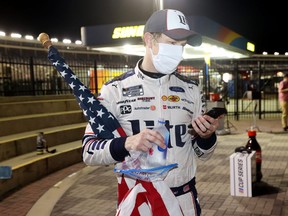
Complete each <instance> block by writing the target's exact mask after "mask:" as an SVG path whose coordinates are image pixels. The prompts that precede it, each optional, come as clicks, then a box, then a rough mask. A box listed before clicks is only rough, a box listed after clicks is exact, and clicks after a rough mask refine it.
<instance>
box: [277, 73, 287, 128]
mask: <svg viewBox="0 0 288 216" xmlns="http://www.w3.org/2000/svg"><path fill="white" fill-rule="evenodd" d="M278 92H279V94H278V97H279V103H280V109H281V112H282V115H281V124H282V127H283V130H284V131H288V123H287V121H288V74H285V75H284V77H283V80H282V81H281V82H280V83H279V87H278Z"/></svg>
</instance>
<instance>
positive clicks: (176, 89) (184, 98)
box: [83, 9, 219, 216]
mask: <svg viewBox="0 0 288 216" xmlns="http://www.w3.org/2000/svg"><path fill="white" fill-rule="evenodd" d="M143 41H144V46H145V48H146V52H145V55H144V57H143V58H142V59H140V60H139V61H138V63H137V65H136V67H135V69H134V70H132V71H129V72H127V73H124V74H123V75H121V76H120V77H117V78H114V79H112V80H111V81H109V82H108V83H106V84H105V85H104V86H103V87H102V89H101V94H100V95H99V97H98V99H99V100H101V103H102V104H103V105H104V106H105V107H107V109H108V110H109V111H110V112H111V113H113V115H114V116H115V117H116V118H117V120H118V121H119V123H120V124H121V126H122V127H123V129H124V131H125V132H126V134H127V137H117V138H113V139H109V140H107V139H106V140H104V139H101V138H100V137H98V136H97V135H95V134H94V132H93V131H92V129H91V126H90V125H89V124H88V125H87V128H86V131H85V135H84V137H83V161H84V162H85V163H86V164H87V165H97V164H103V165H104V164H105V165H107V164H115V163H120V162H122V161H124V160H125V157H129V152H131V151H143V152H148V151H149V149H150V148H151V147H152V143H156V144H157V145H158V146H160V147H161V148H165V144H164V138H163V137H162V136H161V135H160V133H158V132H157V131H154V130H151V129H152V128H153V127H154V126H155V124H156V123H157V120H158V118H164V119H165V121H166V126H167V128H168V129H169V131H170V140H169V145H168V151H167V161H169V163H177V164H178V166H177V168H175V169H172V170H170V171H169V173H168V175H167V176H166V177H165V179H164V181H165V182H166V183H167V185H168V186H169V187H170V189H171V190H172V191H173V193H174V194H175V196H176V197H177V200H178V202H179V205H180V208H181V211H182V212H183V215H185V216H187V215H200V213H201V209H200V205H199V202H198V197H197V191H196V188H195V175H196V167H197V165H196V158H199V159H201V160H206V159H209V158H210V156H211V155H212V153H213V151H214V149H215V147H216V141H217V137H216V134H215V130H216V129H217V127H218V126H219V122H218V119H214V118H211V117H209V116H208V115H203V114H204V113H205V112H206V106H205V100H204V98H203V96H202V93H201V89H200V88H199V86H198V85H197V83H196V82H194V81H191V80H189V79H187V78H185V77H183V76H181V75H180V74H179V73H177V71H176V70H177V66H178V65H179V63H180V62H181V60H182V59H183V58H182V54H183V48H184V46H185V45H186V44H189V45H192V46H199V45H200V44H201V42H202V40H201V36H199V35H198V34H197V33H195V32H193V31H191V30H190V29H189V25H188V23H187V20H186V17H185V16H184V15H183V13H181V12H180V11H177V10H172V9H169V10H160V11H156V12H154V13H153V14H152V16H151V17H150V18H149V19H148V21H147V22H146V24H145V28H144V35H143ZM192 127H193V129H194V130H195V132H196V133H197V134H198V135H194V136H193V135H191V134H192V133H190V131H191V129H192ZM130 180H131V179H129V177H127V176H124V183H123V182H122V180H119V182H118V183H119V184H121V185H125V186H126V187H127V189H130V188H131V187H133V185H131V181H130ZM120 181H121V182H120ZM127 182H128V183H127ZM121 185H120V192H119V191H118V197H120V198H118V202H121V200H122V199H123V197H125V194H123V190H122V189H121ZM123 187H124V186H123ZM121 193H122V194H121Z"/></svg>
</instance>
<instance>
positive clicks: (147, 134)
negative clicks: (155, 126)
mask: <svg viewBox="0 0 288 216" xmlns="http://www.w3.org/2000/svg"><path fill="white" fill-rule="evenodd" d="M152 143H155V144H157V145H158V146H160V147H161V148H166V145H165V143H164V138H163V136H162V135H161V134H160V133H159V132H158V131H154V130H150V129H144V130H143V131H141V132H140V133H138V134H136V135H133V136H129V137H127V139H126V142H125V148H126V150H127V151H131V150H133V151H143V152H147V151H148V150H149V149H150V148H152Z"/></svg>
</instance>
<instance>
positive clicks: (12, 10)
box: [0, 0, 288, 54]
mask: <svg viewBox="0 0 288 216" xmlns="http://www.w3.org/2000/svg"><path fill="white" fill-rule="evenodd" d="M163 1H164V8H174V9H178V10H180V11H182V12H183V13H184V14H186V15H187V16H205V17H207V18H209V19H212V20H213V21H215V22H217V23H219V24H221V25H223V26H226V27H227V28H229V29H231V30H233V31H235V32H236V33H238V34H240V35H242V36H244V37H245V38H247V39H248V40H250V41H252V42H254V43H255V45H256V53H259V54H261V53H262V52H263V51H267V52H268V53H269V54H273V53H274V52H275V51H277V52H279V53H280V54H284V52H288V43H287V42H286V40H287V37H286V34H285V33H284V32H286V30H285V27H286V26H287V24H286V20H287V18H286V14H287V12H286V11H285V10H286V7H285V6H284V3H285V1H276V0H274V1H268V3H265V2H264V1H256V0H250V1H249V0H242V1H239V0H163ZM156 8H157V5H156V3H155V0H82V1H79V0H57V1H56V0H50V1H46V2H45V1H41V2H40V1H39V3H38V4H35V3H34V1H19V2H18V1H11V0H10V1H9V0H8V1H2V2H1V6H0V31H1V30H2V31H5V32H6V33H7V34H9V33H11V32H18V33H21V34H22V35H26V34H32V35H33V36H34V37H37V36H38V35H39V33H41V32H47V33H48V34H49V35H50V36H51V37H57V38H59V39H61V38H70V39H72V41H74V40H76V39H79V40H80V39H81V36H80V28H81V26H90V25H101V24H111V23H125V22H134V21H146V20H147V19H148V17H149V16H150V15H151V13H152V12H153V11H154V10H155V9H156Z"/></svg>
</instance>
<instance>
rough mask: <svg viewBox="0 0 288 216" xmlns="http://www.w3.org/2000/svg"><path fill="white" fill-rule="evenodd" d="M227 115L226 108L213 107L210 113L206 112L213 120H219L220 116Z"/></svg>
mask: <svg viewBox="0 0 288 216" xmlns="http://www.w3.org/2000/svg"><path fill="white" fill-rule="evenodd" d="M223 114H227V109H226V108H224V107H213V108H212V109H210V110H209V111H208V112H206V113H205V114H204V115H208V116H210V117H212V118H218V117H219V116H221V115H223Z"/></svg>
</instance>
